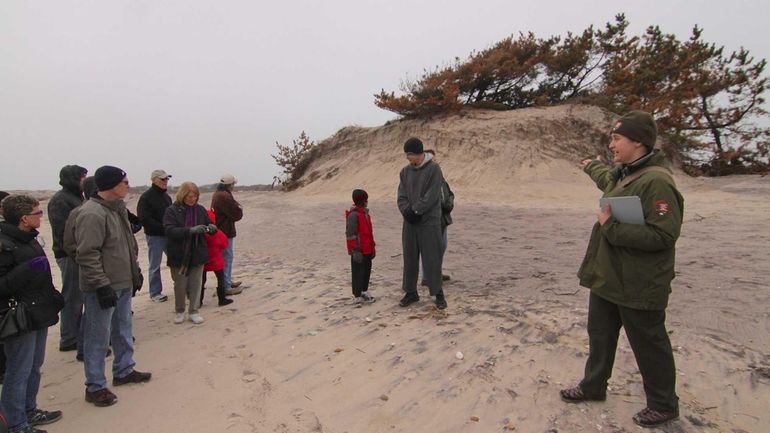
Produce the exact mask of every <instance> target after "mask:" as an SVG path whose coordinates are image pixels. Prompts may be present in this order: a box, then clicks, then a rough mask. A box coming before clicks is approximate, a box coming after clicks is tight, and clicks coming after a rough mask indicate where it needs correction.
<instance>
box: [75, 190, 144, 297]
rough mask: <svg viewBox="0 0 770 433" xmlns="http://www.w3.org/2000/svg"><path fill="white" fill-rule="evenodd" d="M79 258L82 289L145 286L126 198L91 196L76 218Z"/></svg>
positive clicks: (76, 239)
mask: <svg viewBox="0 0 770 433" xmlns="http://www.w3.org/2000/svg"><path fill="white" fill-rule="evenodd" d="M75 242H76V245H77V248H76V256H75V261H76V262H77V263H78V265H80V290H82V291H84V292H92V291H96V289H98V288H100V287H104V286H110V287H112V288H113V289H115V290H121V289H128V288H134V287H138V286H141V283H140V280H141V275H140V270H139V263H138V262H137V253H138V247H137V244H136V238H134V234H133V233H132V232H131V225H130V223H129V222H128V210H127V209H126V204H125V203H124V202H123V200H111V201H107V200H104V199H103V198H101V197H100V196H98V195H97V196H96V197H91V199H89V200H88V201H87V202H85V203H83V205H82V206H81V207H80V208H79V209H78V213H77V215H76V217H75Z"/></svg>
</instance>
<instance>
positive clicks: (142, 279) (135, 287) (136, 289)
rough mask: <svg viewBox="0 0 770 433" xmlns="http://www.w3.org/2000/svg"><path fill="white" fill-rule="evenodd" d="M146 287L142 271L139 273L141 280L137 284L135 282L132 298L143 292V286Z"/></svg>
mask: <svg viewBox="0 0 770 433" xmlns="http://www.w3.org/2000/svg"><path fill="white" fill-rule="evenodd" d="M143 285H144V275H142V271H139V278H138V279H137V281H136V282H134V292H133V293H132V294H131V296H132V297H133V296H136V292H138V291H140V290H142V286H143Z"/></svg>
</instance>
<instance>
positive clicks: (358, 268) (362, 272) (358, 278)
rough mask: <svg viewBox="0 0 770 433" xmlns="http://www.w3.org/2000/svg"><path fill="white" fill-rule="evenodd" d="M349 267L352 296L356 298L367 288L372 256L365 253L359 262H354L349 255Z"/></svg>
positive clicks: (370, 273)
mask: <svg viewBox="0 0 770 433" xmlns="http://www.w3.org/2000/svg"><path fill="white" fill-rule="evenodd" d="M350 269H351V274H352V282H353V296H355V297H356V298H357V297H359V296H361V293H363V292H366V291H367V290H369V277H370V276H371V275H372V256H371V255H365V256H364V260H363V261H362V262H361V263H356V262H355V260H353V256H350Z"/></svg>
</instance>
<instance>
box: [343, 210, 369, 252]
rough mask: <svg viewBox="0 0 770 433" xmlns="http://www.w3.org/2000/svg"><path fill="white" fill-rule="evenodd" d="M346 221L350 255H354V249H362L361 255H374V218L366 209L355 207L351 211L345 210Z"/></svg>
mask: <svg viewBox="0 0 770 433" xmlns="http://www.w3.org/2000/svg"><path fill="white" fill-rule="evenodd" d="M351 215H352V216H351ZM345 220H346V221H348V224H347V227H346V229H345V231H346V233H347V243H348V253H352V252H353V250H354V249H360V250H361V254H364V255H370V254H373V253H374V252H375V250H374V245H375V243H374V230H373V229H372V217H371V216H369V212H367V210H366V208H363V207H361V206H353V207H352V208H350V209H345Z"/></svg>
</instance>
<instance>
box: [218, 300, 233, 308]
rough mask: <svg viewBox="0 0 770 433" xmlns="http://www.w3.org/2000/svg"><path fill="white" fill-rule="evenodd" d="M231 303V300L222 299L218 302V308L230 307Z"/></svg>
mask: <svg viewBox="0 0 770 433" xmlns="http://www.w3.org/2000/svg"><path fill="white" fill-rule="evenodd" d="M232 303H233V300H232V299H228V298H224V299H220V300H219V306H220V307H224V306H225V305H230V304H232Z"/></svg>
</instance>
